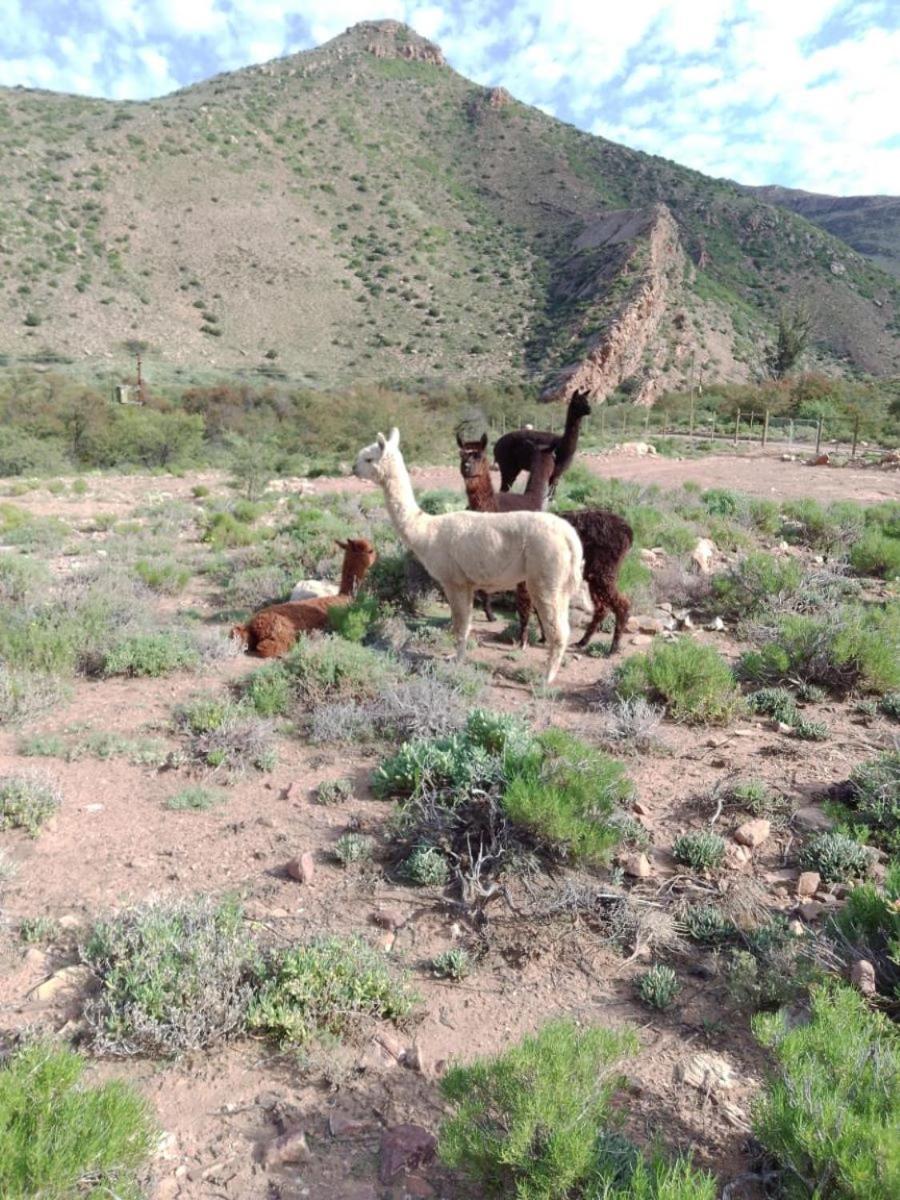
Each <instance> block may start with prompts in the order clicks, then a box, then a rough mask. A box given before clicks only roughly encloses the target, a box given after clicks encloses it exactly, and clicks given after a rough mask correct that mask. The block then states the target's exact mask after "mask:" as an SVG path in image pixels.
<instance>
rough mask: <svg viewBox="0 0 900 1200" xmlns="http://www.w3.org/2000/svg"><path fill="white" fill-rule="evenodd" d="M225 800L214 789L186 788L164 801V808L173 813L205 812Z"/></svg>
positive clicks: (220, 793)
mask: <svg viewBox="0 0 900 1200" xmlns="http://www.w3.org/2000/svg"><path fill="white" fill-rule="evenodd" d="M224 799H225V797H224V795H223V794H222V792H220V791H216V790H215V789H214V788H205V787H188V788H183V789H182V790H181V791H180V792H176V793H175V795H174V796H170V797H169V799H168V800H167V801H166V808H170V809H171V810H172V811H173V812H205V811H206V810H207V809H208V808H214V807H215V806H216V805H217V804H221V803H222V801H223V800H224Z"/></svg>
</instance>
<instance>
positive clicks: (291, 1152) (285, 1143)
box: [264, 1128, 312, 1167]
mask: <svg viewBox="0 0 900 1200" xmlns="http://www.w3.org/2000/svg"><path fill="white" fill-rule="evenodd" d="M264 1157H265V1163H266V1166H267V1167H280V1166H282V1165H283V1164H285V1163H304V1162H309V1161H310V1159H311V1158H312V1151H311V1150H310V1148H309V1146H308V1145H307V1144H306V1133H305V1132H304V1130H302V1129H299V1128H297V1129H288V1130H287V1131H286V1132H285V1133H282V1134H281V1135H280V1136H279V1137H277V1138H274V1139H273V1140H272V1141H271V1142H269V1144H268V1146H267V1147H266V1152H265V1156H264Z"/></svg>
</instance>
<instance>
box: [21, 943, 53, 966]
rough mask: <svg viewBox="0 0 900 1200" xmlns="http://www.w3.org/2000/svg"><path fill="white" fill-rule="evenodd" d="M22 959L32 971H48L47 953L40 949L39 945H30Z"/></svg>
mask: <svg viewBox="0 0 900 1200" xmlns="http://www.w3.org/2000/svg"><path fill="white" fill-rule="evenodd" d="M22 961H23V962H24V964H25V966H26V967H28V968H29V969H30V970H32V971H46V969H47V955H46V954H45V953H44V952H43V950H38V948H37V946H30V947H29V948H28V949H27V950H26V951H25V957H24V958H23V960H22Z"/></svg>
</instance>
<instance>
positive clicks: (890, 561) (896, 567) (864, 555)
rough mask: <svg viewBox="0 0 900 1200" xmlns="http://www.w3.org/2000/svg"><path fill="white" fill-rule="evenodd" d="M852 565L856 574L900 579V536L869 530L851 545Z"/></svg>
mask: <svg viewBox="0 0 900 1200" xmlns="http://www.w3.org/2000/svg"><path fill="white" fill-rule="evenodd" d="M850 567H851V569H852V570H853V572H854V573H855V574H856V575H875V576H877V577H878V578H879V579H900V537H888V536H886V535H885V534H883V533H881V532H880V531H879V530H876V529H872V530H869V532H868V533H865V534H863V536H862V537H861V538H860V539H859V541H857V542H854V543H853V545H852V546H851V547H850Z"/></svg>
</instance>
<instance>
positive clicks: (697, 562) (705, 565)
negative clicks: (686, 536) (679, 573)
mask: <svg viewBox="0 0 900 1200" xmlns="http://www.w3.org/2000/svg"><path fill="white" fill-rule="evenodd" d="M715 554H716V543H715V542H714V541H713V540H712V539H711V538H697V544H696V545H695V546H694V548H693V550H692V551H691V565H692V567H693V568H694V570H695V571H697V572H698V573H699V574H701V575H709V574H710V572H711V571H712V568H713V559H714V558H715Z"/></svg>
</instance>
